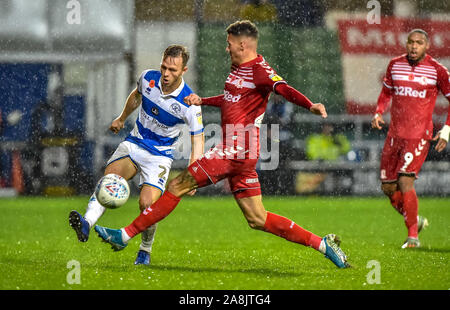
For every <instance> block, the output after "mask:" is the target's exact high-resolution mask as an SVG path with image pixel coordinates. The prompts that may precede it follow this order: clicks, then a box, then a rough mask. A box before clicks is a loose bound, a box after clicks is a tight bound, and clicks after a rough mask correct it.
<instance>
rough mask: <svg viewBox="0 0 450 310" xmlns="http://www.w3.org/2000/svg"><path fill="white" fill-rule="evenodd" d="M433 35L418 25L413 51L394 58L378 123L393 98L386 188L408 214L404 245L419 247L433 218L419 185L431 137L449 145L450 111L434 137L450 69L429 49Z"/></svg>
mask: <svg viewBox="0 0 450 310" xmlns="http://www.w3.org/2000/svg"><path fill="white" fill-rule="evenodd" d="M429 46H430V44H429V40H428V34H427V33H426V32H425V31H424V30H422V29H414V30H412V31H411V32H410V33H409V34H408V40H407V42H406V51H407V54H404V55H401V56H399V57H396V58H394V59H392V60H391V62H390V63H389V65H388V68H387V71H386V76H385V78H384V82H383V89H382V90H381V94H380V96H379V98H378V103H377V109H376V112H375V113H376V114H375V116H374V117H373V119H372V127H373V128H377V129H381V124H384V120H383V117H382V115H383V112H385V111H386V108H387V107H388V105H389V102H390V101H391V99H392V106H391V123H390V126H389V130H388V133H387V138H386V141H385V143H384V147H383V151H382V154H381V165H380V178H381V189H382V190H383V192H384V194H385V195H386V196H388V197H389V199H390V201H391V204H392V206H393V207H394V208H395V209H396V210H397V211H398V212H399V213H400V214H401V215H403V217H404V219H405V224H406V227H407V229H408V238H407V239H406V241H405V243H404V244H403V246H402V248H414V247H419V246H420V242H419V238H418V234H419V232H420V231H421V230H422V229H423V228H424V227H426V226H427V225H428V220H427V219H426V218H424V217H422V216H419V215H418V207H419V204H418V199H417V195H416V191H415V189H414V181H415V180H416V179H417V177H418V174H419V171H420V168H421V167H422V164H423V162H424V161H425V158H426V157H427V154H428V150H429V147H430V140H433V141H436V140H438V142H437V144H436V146H435V149H436V150H437V151H438V152H441V151H442V150H443V149H445V147H446V146H447V142H448V139H449V133H450V113H449V114H448V115H447V121H446V122H445V125H444V127H443V128H442V129H441V130H440V132H438V134H437V135H436V136H435V137H434V138H433V139H432V135H433V120H432V116H433V110H434V106H435V103H436V97H437V95H438V92H439V90H440V91H441V92H442V93H443V94H444V96H445V97H446V98H447V100H449V101H450V81H449V73H448V70H447V69H446V68H445V67H444V66H443V65H441V64H440V63H438V62H437V61H436V60H434V59H433V58H432V57H431V56H429V55H427V54H426V52H427V50H428V49H429Z"/></svg>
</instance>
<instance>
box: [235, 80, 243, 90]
mask: <svg viewBox="0 0 450 310" xmlns="http://www.w3.org/2000/svg"><path fill="white" fill-rule="evenodd" d="M243 85H244V79H239V80H237V81H236V87H237V88H242V86H243Z"/></svg>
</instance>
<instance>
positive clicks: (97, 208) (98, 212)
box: [69, 157, 137, 242]
mask: <svg viewBox="0 0 450 310" xmlns="http://www.w3.org/2000/svg"><path fill="white" fill-rule="evenodd" d="M110 173H114V174H118V175H120V176H122V177H124V178H125V179H126V180H129V179H131V178H132V177H134V175H135V174H136V173H137V169H136V167H135V166H134V164H133V162H132V161H131V160H130V159H129V158H128V157H126V158H122V159H119V160H116V161H114V162H112V163H111V164H109V165H108V166H107V167H106V169H105V172H104V175H107V174H110ZM105 211H106V208H105V207H103V206H102V205H101V204H100V203H99V202H98V201H97V198H96V197H95V194H94V193H93V194H92V195H91V198H90V199H89V203H88V205H87V208H86V213H85V214H84V216H82V215H81V214H80V213H78V212H77V211H75V210H72V211H71V212H70V214H69V224H70V226H71V227H72V228H73V229H74V230H75V233H76V234H77V238H78V240H79V241H81V242H86V241H87V240H88V238H89V231H90V229H91V228H92V227H93V226H94V225H95V223H97V221H98V220H99V219H100V217H101V216H102V215H103V214H104V213H105Z"/></svg>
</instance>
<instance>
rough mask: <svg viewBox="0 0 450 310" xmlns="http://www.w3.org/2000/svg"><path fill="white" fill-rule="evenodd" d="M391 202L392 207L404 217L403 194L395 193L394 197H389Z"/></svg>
mask: <svg viewBox="0 0 450 310" xmlns="http://www.w3.org/2000/svg"><path fill="white" fill-rule="evenodd" d="M389 200H390V201H391V205H392V206H393V207H394V208H395V210H397V211H398V213H400V214H401V215H403V212H404V210H403V194H402V192H401V191H395V192H394V194H392V196H390V197H389Z"/></svg>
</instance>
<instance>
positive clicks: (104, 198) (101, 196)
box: [95, 173, 130, 209]
mask: <svg viewBox="0 0 450 310" xmlns="http://www.w3.org/2000/svg"><path fill="white" fill-rule="evenodd" d="M95 197H96V198H97V201H98V202H99V203H100V204H101V205H102V206H104V207H105V208H108V209H117V208H119V207H121V206H123V205H124V204H125V202H127V200H128V197H130V187H129V186H128V182H127V180H125V179H124V178H123V177H121V176H120V175H117V174H114V173H111V174H107V175H105V176H103V177H102V178H101V179H100V180H99V181H98V184H97V187H96V188H95Z"/></svg>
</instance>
